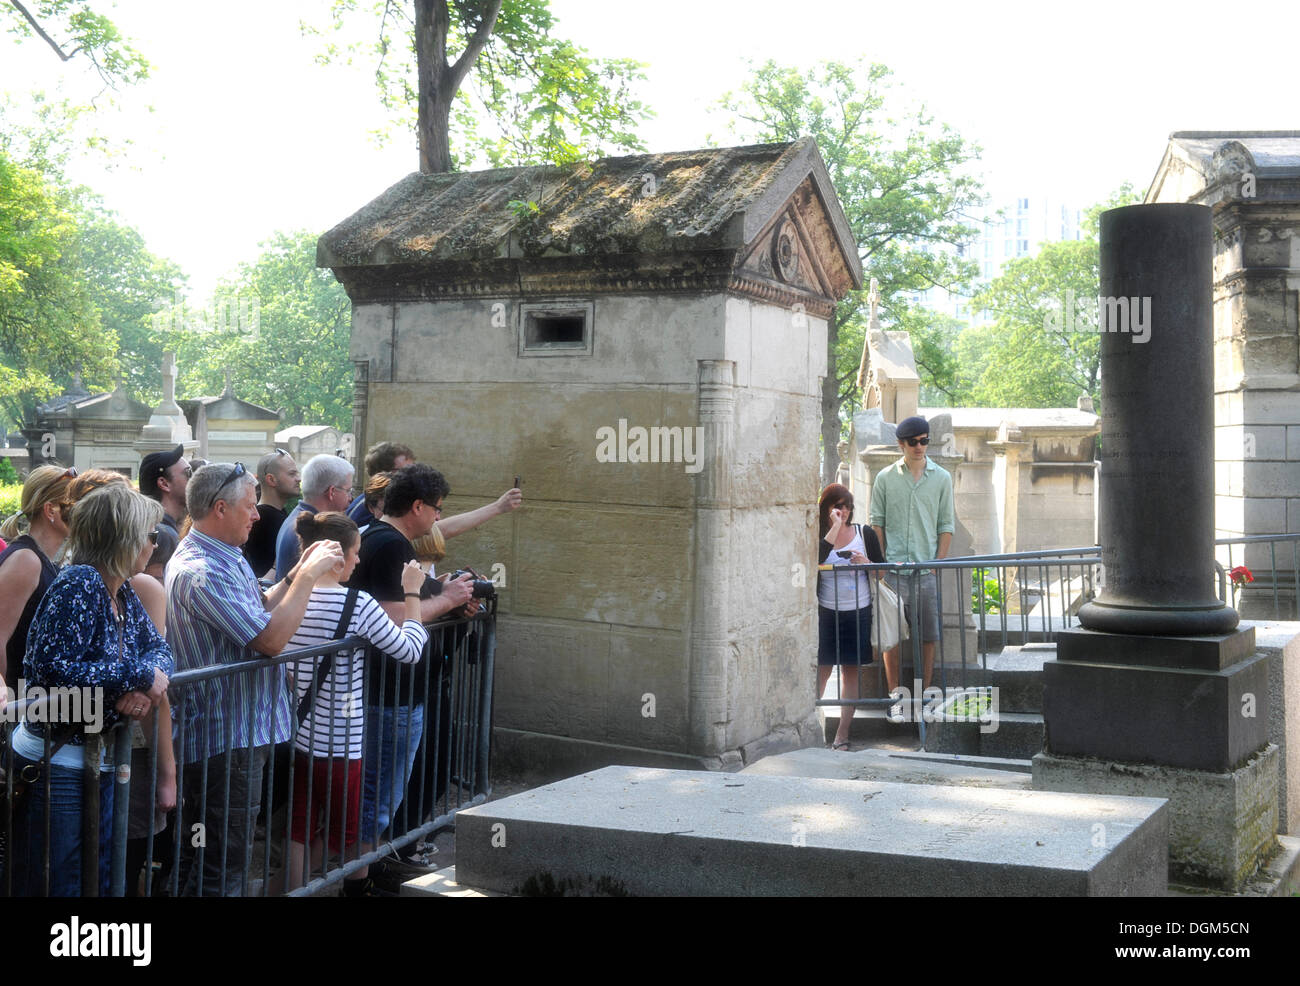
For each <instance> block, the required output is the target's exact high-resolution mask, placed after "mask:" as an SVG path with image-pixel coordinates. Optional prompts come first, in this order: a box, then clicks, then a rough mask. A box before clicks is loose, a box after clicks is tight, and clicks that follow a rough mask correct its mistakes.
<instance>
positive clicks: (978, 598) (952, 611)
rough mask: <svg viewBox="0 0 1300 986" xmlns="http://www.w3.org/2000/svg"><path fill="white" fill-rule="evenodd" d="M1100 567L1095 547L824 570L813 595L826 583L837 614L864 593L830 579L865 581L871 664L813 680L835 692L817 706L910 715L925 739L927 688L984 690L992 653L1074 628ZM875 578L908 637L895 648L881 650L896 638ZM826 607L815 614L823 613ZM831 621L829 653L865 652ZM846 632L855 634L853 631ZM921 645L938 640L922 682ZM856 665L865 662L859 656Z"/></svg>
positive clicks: (1093, 590)
mask: <svg viewBox="0 0 1300 986" xmlns="http://www.w3.org/2000/svg"><path fill="white" fill-rule="evenodd" d="M1100 564H1101V557H1100V554H1099V549H1098V548H1097V547H1095V546H1093V547H1081V548H1063V549H1050V550H1043V551H1023V552H1012V553H1006V554H990V555H968V556H962V557H957V558H946V559H944V560H943V561H930V562H919V563H905V564H893V563H870V564H864V565H836V566H831V565H821V566H819V567H818V570H819V579H820V578H821V577H822V576H825V577H826V582H825V583H822V582H820V581H819V586H818V588H819V590H820V589H821V588H822V585H823V584H827V585H829V586H831V587H832V590H831V592H830V597H831V598H830V600H829V601H830V602H832V604H833V607H834V609H835V610H839V609H840V608H841V606H842V605H843V606H845V607H846V608H847V609H849V610H852V609H860V608H861V606H860V602H861V596H862V595H864V594H865V593H864V591H863V590H862V589H861V588H860V587H861V582H858V581H855V580H854V579H855V577H853V578H851V579H849V580H844V579H843V576H841V577H831V576H832V573H843V574H844V575H848V574H849V573H863V574H864V575H865V576H866V577H867V579H868V580H869V581H868V583H867V585H868V586H869V587H870V588H869V593H870V596H869V598H870V601H871V604H872V614H871V632H870V637H869V640H870V650H871V658H872V659H871V660H870V661H869V662H868V661H866V660H864V661H863V662H862V663H860V664H857V665H856V666H855V665H853V664H852V663H851V662H846V664H845V665H842V670H841V674H840V675H835V674H830V675H828V676H827V677H826V678H825V679H819V684H821V683H822V682H823V681H825V682H827V683H829V682H830V681H831V680H833V681H834V686H833V689H827V691H826V694H825V695H823V694H822V689H821V688H819V693H818V695H817V696H816V698H815V701H816V704H817V705H819V706H842V707H845V708H846V709H847V708H850V707H851V708H853V709H857V708H866V709H877V710H880V714H888V715H890V716H891V717H895V716H894V714H895V713H897V714H902V715H904V717H906V716H908V715H909V714H910V718H908V719H906V721H914V722H916V723H918V725H919V728H920V731H921V738H922V740H924V736H925V721H924V717H923V716H920V715H917V714H916V705H915V703H916V702H917V701H918V700H919V699H921V697H922V693H923V692H924V691H925V689H927V688H938V689H939V690H940V691H941V692H942V693H943V694H944V695H948V694H951V693H952V692H953V691H957V690H964V689H968V688H972V687H975V686H977V685H980V684H982V675H981V676H977V675H976V674H975V672H976V670H979V671H985V670H987V661H988V655H989V653H990V651H997V650H1000V649H1002V648H1004V647H1006V646H1008V645H1010V644H1023V643H1028V642H1031V641H1050V640H1053V639H1055V634H1056V633H1057V632H1058V631H1060V630H1061V629H1065V628H1068V627H1071V626H1073V625H1074V624H1075V614H1076V613H1077V612H1078V608H1079V606H1081V605H1082V604H1083V603H1085V602H1087V601H1088V600H1090V599H1092V598H1093V597H1094V596H1095V595H1096V593H1097V591H1098V589H1099V588H1100V586H1099V581H1098V566H1099V565H1100ZM914 573H915V574H914ZM900 576H901V577H900ZM878 579H883V580H884V582H885V583H886V584H889V585H891V587H894V588H899V589H900V591H896V592H894V593H893V598H892V599H891V600H890V601H889V602H888V603H887V605H890V606H892V608H893V613H892V614H891V615H892V616H893V617H894V620H893V622H895V623H896V624H897V626H898V627H900V628H905V631H904V632H903V633H902V636H903V637H904V639H903V640H901V641H900V642H899V643H898V644H897V645H895V646H894V647H883V646H882V644H887V643H889V642H890V639H892V638H884V639H882V633H883V627H882V624H883V623H884V622H885V621H882V620H881V618H880V617H881V613H880V610H879V606H880V599H881V593H880V590H879V588H878V586H879V582H878V581H877V580H878ZM846 581H847V582H849V583H850V584H851V585H852V586H853V588H851V589H850V588H849V585H846ZM927 582H929V583H930V584H929V585H927V584H926V583H927ZM850 591H851V592H852V593H853V595H852V596H850V595H849V592H850ZM927 594H932V595H933V599H934V602H933V606H934V609H935V610H936V611H937V612H936V616H937V623H938V626H937V628H935V627H933V626H931V627H930V628H929V630H930V632H929V633H926V632H923V630H924V628H923V626H922V619H923V617H924V616H925V615H926V613H925V610H926V608H927V603H926V601H925V599H924V596H925V595H927ZM823 601H825V598H824V597H819V603H820V602H823ZM826 608H827V607H824V606H819V609H823V610H824V609H826ZM819 619H820V620H822V621H823V625H825V623H826V622H827V621H828V618H827V616H826V615H825V613H824V612H823V613H821V614H819ZM830 622H833V625H834V634H833V644H832V646H833V653H834V654H836V655H840V656H843V655H845V654H846V653H847V654H848V655H850V657H851V655H852V654H853V653H854V650H855V644H861V639H860V638H861V634H860V633H859V635H858V636H859V639H858V640H856V641H855V640H853V639H851V638H849V639H846V637H848V632H847V631H846V630H845V629H844V627H843V621H842V620H841V619H833V620H831V621H830ZM848 629H849V631H851V630H853V629H854V628H853V627H852V625H850V627H849V628H848ZM936 629H937V632H935V631H936ZM822 633H824V630H823V631H819V637H820V636H821V634H822ZM925 636H931V637H933V638H934V639H933V640H932V641H929V642H928V643H931V644H932V650H933V656H932V666H931V672H930V674H928V675H927V674H926V673H925V666H926V663H927V662H926V654H925V644H926V643H927V642H926V641H924V640H923V638H924V637H925ZM821 649H822V648H821V647H819V651H820V650H821ZM862 656H863V657H864V658H865V657H866V652H865V650H863V651H862ZM905 659H906V660H905ZM819 663H820V659H819ZM906 663H910V668H911V674H910V675H906V676H905V675H904V674H903V672H904V670H905V665H906ZM845 668H846V669H847V672H848V674H849V675H850V676H851V680H850V681H849V682H848V687H845V684H846V683H845V681H844V680H843V674H844V669H845ZM846 693H849V694H847V695H846ZM908 699H910V700H911V704H910V705H909V703H908ZM886 710H888V711H886ZM895 718H896V717H895ZM896 721H898V720H897V718H896Z"/></svg>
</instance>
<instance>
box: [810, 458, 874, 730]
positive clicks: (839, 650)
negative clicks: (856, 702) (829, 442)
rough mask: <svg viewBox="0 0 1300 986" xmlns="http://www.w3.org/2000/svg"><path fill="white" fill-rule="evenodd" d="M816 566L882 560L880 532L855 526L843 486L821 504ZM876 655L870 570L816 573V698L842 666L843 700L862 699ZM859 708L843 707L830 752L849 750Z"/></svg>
mask: <svg viewBox="0 0 1300 986" xmlns="http://www.w3.org/2000/svg"><path fill="white" fill-rule="evenodd" d="M817 516H818V524H817V564H818V565H819V566H820V565H832V566H844V565H865V564H867V563H868V562H883V561H884V560H885V555H884V552H882V551H881V550H880V541H879V539H878V538H877V537H876V533H875V531H873V530H872V529H871V528H870V527H866V526H864V525H862V524H854V523H853V494H852V493H850V492H849V491H848V489H847V488H846V487H844V486H841V485H840V484H839V483H832V484H831V485H829V486H827V487H826V488H825V489H824V490H822V493H821V496H820V497H819V498H818V500H817ZM871 661H872V657H871V584H870V582H869V581H868V579H867V573H866V572H854V571H848V572H834V571H819V572H818V573H817V696H818V698H820V697H821V695H822V692H823V691H824V690H825V688H826V682H827V680H828V679H829V678H830V676H831V669H832V668H834V667H835V666H836V665H838V666H839V667H840V669H841V673H840V689H839V697H840V698H842V699H855V698H857V697H858V692H859V688H858V677H859V675H860V673H861V671H860V668H861V666H862V665H863V664H870V663H871ZM854 709H855V707H854V706H852V705H843V706H841V707H840V724H839V728H838V729H836V730H835V739H834V740H833V741H832V742H831V749H834V750H847V749H848V748H849V732H850V730H851V729H852V727H853V712H854Z"/></svg>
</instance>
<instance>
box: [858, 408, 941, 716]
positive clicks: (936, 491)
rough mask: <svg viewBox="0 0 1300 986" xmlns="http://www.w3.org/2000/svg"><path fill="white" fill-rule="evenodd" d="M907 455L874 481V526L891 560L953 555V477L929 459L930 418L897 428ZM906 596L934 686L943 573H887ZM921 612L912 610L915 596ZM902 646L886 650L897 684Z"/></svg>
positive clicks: (926, 679)
mask: <svg viewBox="0 0 1300 986" xmlns="http://www.w3.org/2000/svg"><path fill="white" fill-rule="evenodd" d="M896 433H897V436H898V448H899V451H901V452H902V453H903V457H902V458H901V459H899V460H898V461H897V462H895V463H894V464H893V465H891V466H887V467H886V468H884V469H882V470H880V473H879V474H878V475H877V476H876V480H875V482H874V483H872V484H871V527H872V529H873V530H875V532H876V537H878V538H879V539H880V544H881V546H882V547H883V548H884V550H885V561H887V562H895V563H899V562H927V561H937V560H939V559H941V558H946V557H947V556H948V549H949V548H950V547H951V546H952V532H953V530H954V529H955V518H954V516H953V509H952V477H951V476H950V475H948V471H947V470H946V469H943V468H941V467H939V466H937V465H935V464H934V463H933V462H931V461H930V459H929V457H928V456H927V455H926V447H927V446H928V445H929V444H930V424H929V422H928V421H926V420H925V418H921V417H911V418H904V419H903V420H902V421H900V422H899V423H898V428H897V431H896ZM886 578H887V580H888V582H889V583H890V585H892V586H893V587H894V589H895V591H897V592H898V595H899V598H901V599H902V601H903V604H904V607H905V611H906V616H907V621H908V625H909V626H911V627H912V628H913V629H912V632H913V633H915V632H916V631H917V629H918V627H919V630H920V633H921V654H922V659H923V661H924V670H923V679H922V688H929V687H930V677H931V674H932V672H933V671H934V645H935V642H936V641H937V640H938V639H939V632H940V631H939V604H938V578H937V576H936V573H935V571H934V569H909V570H906V571H903V572H898V573H894V574H893V575H891V576H886ZM913 594H916V595H917V596H918V598H919V609H920V613H919V614H913V613H912V597H913ZM898 672H899V660H898V647H893V648H891V649H889V650H887V651H886V652H885V681H886V682H887V683H888V685H889V690H890V691H891V692H892V691H893V690H894V689H896V688H897V687H898Z"/></svg>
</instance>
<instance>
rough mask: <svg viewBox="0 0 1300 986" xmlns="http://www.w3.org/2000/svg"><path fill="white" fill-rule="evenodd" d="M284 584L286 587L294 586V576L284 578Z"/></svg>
mask: <svg viewBox="0 0 1300 986" xmlns="http://www.w3.org/2000/svg"><path fill="white" fill-rule="evenodd" d="M284 584H285V585H293V576H292V575H286V576H285V577H284Z"/></svg>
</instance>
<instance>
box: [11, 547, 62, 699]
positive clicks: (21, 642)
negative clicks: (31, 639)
mask: <svg viewBox="0 0 1300 986" xmlns="http://www.w3.org/2000/svg"><path fill="white" fill-rule="evenodd" d="M19 551H35V552H36V557H37V558H39V559H40V560H41V578H40V581H39V582H37V583H36V591H35V592H33V593H32V594H31V595H30V596H29V597H28V598H27V605H25V606H24V607H23V615H22V616H21V617H20V618H19V620H18V625H17V626H16V627H14V632H13V635H12V636H11V637H10V638H9V643H8V645H7V646H6V647H5V660H6V661H7V662H8V667H6V668H5V674H4V677H5V683H6V684H8V685H10V686H11V687H13V686H14V681H15V679H16V678H17V677H18V675H20V674H21V673H22V670H23V654H25V653H26V652H27V631H28V630H29V629H30V628H31V625H32V617H33V616H35V615H36V607H37V606H39V605H40V602H41V600H42V599H44V598H45V593H46V591H47V590H48V589H49V587H50V583H51V582H53V581H54V580H55V578H57V577H58V574H59V570H58V569H57V568H55V567H54V562H52V561H50V560H49V559H48V558H46V557H45V553H44V552H43V551H41V546H40V545H39V544H37V543H36V541H35V539H34V538H33V537H32V536H31V535H30V534H24V535H23V536H22V537H19V538H15V539H14V541H13V543H11V544H10V545H9V547H7V548H5V550H4V551H3V552H0V566H3V565H4V563H5V562H6V561H8V559H9V556H10V555H12V554H15V553H17V552H19Z"/></svg>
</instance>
